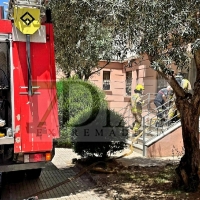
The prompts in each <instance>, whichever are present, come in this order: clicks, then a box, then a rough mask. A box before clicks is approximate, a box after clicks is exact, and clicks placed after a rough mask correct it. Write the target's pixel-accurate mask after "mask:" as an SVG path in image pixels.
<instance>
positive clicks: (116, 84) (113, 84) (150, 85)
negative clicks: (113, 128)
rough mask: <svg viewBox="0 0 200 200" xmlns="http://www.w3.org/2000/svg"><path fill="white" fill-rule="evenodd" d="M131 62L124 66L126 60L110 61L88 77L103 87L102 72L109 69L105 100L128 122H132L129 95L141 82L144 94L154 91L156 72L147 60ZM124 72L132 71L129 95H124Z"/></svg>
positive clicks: (102, 63) (101, 63) (102, 64)
mask: <svg viewBox="0 0 200 200" xmlns="http://www.w3.org/2000/svg"><path fill="white" fill-rule="evenodd" d="M143 60H144V61H142V62H140V64H139V65H138V64H137V63H136V64H135V63H133V64H132V67H130V68H126V67H125V66H126V65H127V63H126V62H124V63H120V62H111V63H110V64H109V65H107V66H106V67H105V68H103V69H102V70H101V71H99V72H98V73H97V74H94V75H93V76H92V77H90V79H89V80H90V81H91V82H93V83H94V84H95V85H97V86H98V87H99V88H101V89H103V72H104V71H110V90H104V91H105V94H106V100H107V101H108V105H109V107H110V108H111V109H114V110H115V111H117V112H119V113H121V114H122V115H123V116H124V117H125V118H126V119H127V121H128V122H130V123H132V115H131V111H130V108H131V107H130V97H131V95H132V94H133V93H134V89H135V87H136V85H137V84H143V85H144V86H145V91H144V94H147V93H156V91H157V89H156V88H157V81H156V74H157V73H156V72H155V71H154V70H153V69H151V68H149V61H148V60H147V59H143ZM105 64H106V62H104V61H101V62H100V66H104V65H105ZM126 72H132V85H131V95H130V96H127V95H126Z"/></svg>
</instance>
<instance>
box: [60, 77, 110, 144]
mask: <svg viewBox="0 0 200 200" xmlns="http://www.w3.org/2000/svg"><path fill="white" fill-rule="evenodd" d="M57 94H58V108H59V123H60V133H61V134H60V139H58V140H57V142H58V143H57V147H70V146H71V143H70V139H69V136H68V135H67V134H66V128H65V123H67V122H68V121H69V120H70V119H71V118H74V117H76V116H77V115H79V113H81V112H83V111H84V110H88V111H90V112H93V113H95V112H94V111H95V110H96V111H98V110H99V109H101V108H102V107H104V108H105V107H107V102H106V100H105V94H104V92H103V91H102V90H100V89H99V88H98V87H97V86H96V85H94V84H92V83H90V82H89V81H83V80H80V79H74V78H71V79H62V80H61V81H59V82H57Z"/></svg>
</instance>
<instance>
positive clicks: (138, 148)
mask: <svg viewBox="0 0 200 200" xmlns="http://www.w3.org/2000/svg"><path fill="white" fill-rule="evenodd" d="M133 151H134V152H137V153H139V154H143V145H141V144H133Z"/></svg>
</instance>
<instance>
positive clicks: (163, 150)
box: [147, 127, 183, 158]
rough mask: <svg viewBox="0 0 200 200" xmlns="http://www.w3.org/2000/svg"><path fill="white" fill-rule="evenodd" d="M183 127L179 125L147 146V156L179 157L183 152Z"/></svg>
mask: <svg viewBox="0 0 200 200" xmlns="http://www.w3.org/2000/svg"><path fill="white" fill-rule="evenodd" d="M181 128H182V127H179V128H178V129H176V130H175V131H173V132H172V133H170V134H168V135H167V136H165V137H164V138H162V139H161V140H159V141H157V142H156V143H154V144H152V145H151V146H150V147H148V148H147V157H171V156H174V157H175V158H177V157H178V156H181V155H182V153H183V139H182V129H181Z"/></svg>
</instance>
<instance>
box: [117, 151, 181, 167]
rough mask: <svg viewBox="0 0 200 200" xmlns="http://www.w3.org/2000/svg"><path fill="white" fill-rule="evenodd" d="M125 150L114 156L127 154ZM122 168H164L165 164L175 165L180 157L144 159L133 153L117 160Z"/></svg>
mask: <svg viewBox="0 0 200 200" xmlns="http://www.w3.org/2000/svg"><path fill="white" fill-rule="evenodd" d="M129 151H130V150H129V149H127V150H125V151H124V152H122V153H121V154H117V155H116V156H120V155H122V154H124V153H127V152H129ZM118 161H119V162H121V163H122V164H123V165H124V166H127V167H128V166H143V167H145V166H147V167H150V166H165V165H166V164H176V163H178V162H179V161H180V157H177V156H175V157H163V158H162V157H159V158H146V157H143V156H142V155H141V154H139V153H137V152H133V153H132V154H131V155H129V156H126V157H123V158H120V159H118Z"/></svg>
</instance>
